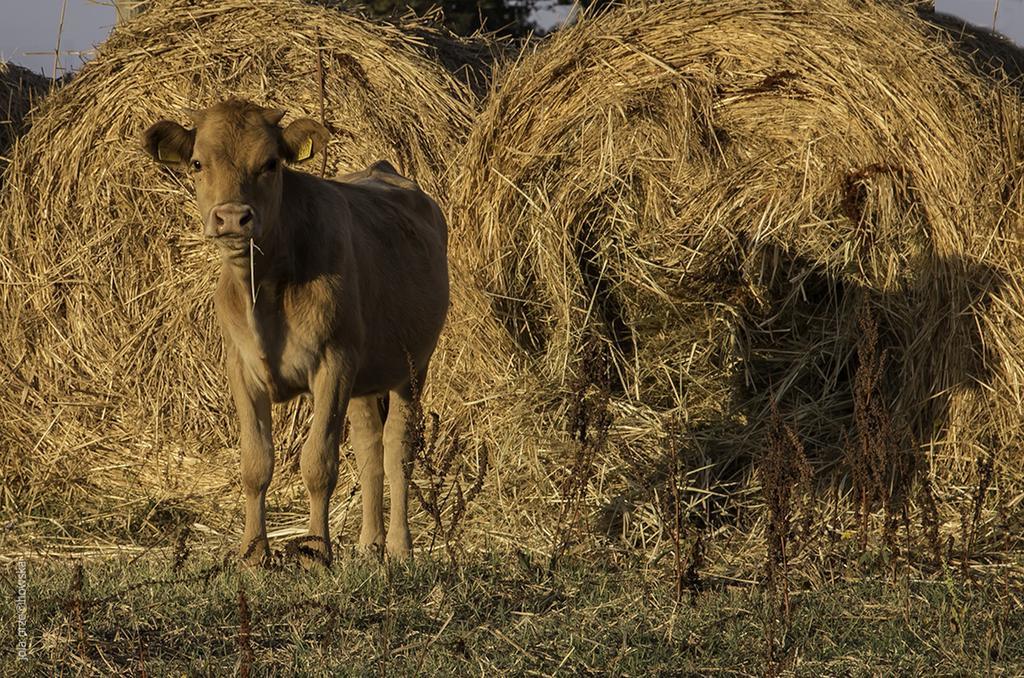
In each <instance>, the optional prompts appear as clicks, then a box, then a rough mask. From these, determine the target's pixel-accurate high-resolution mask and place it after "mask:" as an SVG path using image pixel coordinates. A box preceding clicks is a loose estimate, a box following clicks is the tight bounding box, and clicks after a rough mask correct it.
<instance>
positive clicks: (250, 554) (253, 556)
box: [238, 536, 270, 567]
mask: <svg viewBox="0 0 1024 678" xmlns="http://www.w3.org/2000/svg"><path fill="white" fill-rule="evenodd" d="M238 554H239V557H240V558H241V560H242V563H244V564H245V565H248V566H250V567H262V566H264V565H267V564H268V563H269V562H270V543H269V542H268V541H267V538H266V537H265V536H264V537H253V538H252V539H250V540H248V541H243V542H242V546H241V548H240V549H239V551H238Z"/></svg>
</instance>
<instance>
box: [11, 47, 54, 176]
mask: <svg viewBox="0 0 1024 678" xmlns="http://www.w3.org/2000/svg"><path fill="white" fill-rule="evenodd" d="M49 86H50V81H49V80H47V79H46V78H44V77H43V76H41V75H39V74H38V73H35V72H33V71H30V70H28V69H27V68H22V67H21V66H18V65H17V64H11V63H6V62H2V61H0V163H2V164H0V169H2V166H3V165H5V164H6V157H7V154H8V152H9V150H10V148H11V146H13V145H14V140H15V139H17V138H18V135H19V134H21V132H22V124H23V121H24V119H25V116H27V115H28V112H29V111H30V110H32V108H33V107H34V106H36V105H37V104H38V103H39V101H40V100H41V99H42V98H43V96H45V94H46V90H47V89H48V88H49Z"/></svg>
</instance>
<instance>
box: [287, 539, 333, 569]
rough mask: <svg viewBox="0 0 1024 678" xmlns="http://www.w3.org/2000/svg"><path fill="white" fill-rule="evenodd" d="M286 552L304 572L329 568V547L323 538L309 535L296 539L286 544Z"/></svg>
mask: <svg viewBox="0 0 1024 678" xmlns="http://www.w3.org/2000/svg"><path fill="white" fill-rule="evenodd" d="M288 552H289V554H290V555H293V556H295V557H296V559H297V560H298V561H299V566H300V567H301V568H302V569H304V570H306V571H310V570H315V569H318V568H321V567H324V568H326V567H330V566H331V545H330V544H329V543H328V542H327V541H326V540H325V539H323V537H318V536H316V535H312V534H310V535H306V536H305V537H301V538H299V539H296V540H294V541H292V542H291V543H289V544H288Z"/></svg>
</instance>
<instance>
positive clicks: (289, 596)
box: [0, 550, 1024, 676]
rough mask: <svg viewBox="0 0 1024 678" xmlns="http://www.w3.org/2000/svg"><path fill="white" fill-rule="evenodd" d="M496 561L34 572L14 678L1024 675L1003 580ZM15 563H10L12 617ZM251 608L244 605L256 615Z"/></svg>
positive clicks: (1022, 630)
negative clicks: (688, 572) (759, 583)
mask: <svg viewBox="0 0 1024 678" xmlns="http://www.w3.org/2000/svg"><path fill="white" fill-rule="evenodd" d="M547 565H548V564H547V562H540V561H538V560H537V559H536V558H532V557H530V556H528V555H526V554H525V553H522V552H510V551H505V550H483V551H479V552H476V553H472V554H467V555H465V556H463V558H462V559H461V561H460V562H459V563H458V564H457V565H454V566H453V565H452V564H451V562H450V561H449V560H448V559H447V558H438V557H431V556H421V557H419V558H417V559H416V560H415V561H414V562H413V563H411V564H410V565H382V564H380V563H378V562H376V561H375V560H372V559H370V558H367V557H365V556H356V555H354V554H353V553H351V552H343V553H342V554H340V558H338V561H337V562H336V563H335V565H334V566H333V567H332V568H331V569H330V570H324V569H322V568H321V569H318V570H316V571H313V572H306V571H303V570H301V569H299V568H298V566H297V565H294V564H289V563H283V564H281V565H280V566H279V567H278V568H276V569H272V570H248V569H239V567H238V566H237V564H236V563H235V562H234V561H233V560H232V559H230V558H226V557H222V556H221V555H218V554H213V553H207V554H203V555H198V554H195V555H191V556H189V555H188V554H187V553H185V552H179V553H178V554H177V555H175V554H173V553H167V552H150V553H146V554H144V555H141V556H136V557H116V558H107V559H94V560H89V561H85V562H75V561H71V560H67V561H52V560H51V561H45V562H35V561H30V562H28V563H27V564H26V567H25V578H26V583H27V590H26V595H25V602H26V606H27V618H26V622H27V628H26V630H27V636H28V652H29V659H28V660H27V661H19V660H18V659H17V657H16V652H15V651H14V648H16V647H17V640H16V638H15V637H14V634H15V632H16V625H14V624H13V623H5V624H4V625H3V628H2V632H0V633H2V641H0V645H2V647H3V661H2V669H0V670H2V673H3V675H5V676H15V675H25V676H29V675H75V674H77V675H112V674H125V675H136V676H146V675H152V676H156V675H232V674H238V675H279V674H296V675H328V674H330V675H492V676H494V675H579V674H584V675H632V676H644V675H708V674H718V673H722V674H729V675H773V674H782V675H983V674H988V675H1020V674H1021V672H1022V671H1024V608H1022V607H1021V606H1020V604H1019V599H1018V598H1015V597H1014V595H1013V593H1012V592H1011V591H1010V590H1009V589H1008V588H1007V587H1005V586H1004V585H1003V583H1001V582H1000V581H999V578H998V577H993V578H989V579H974V580H972V579H964V578H963V577H962V576H960V573H959V571H946V572H945V573H944V574H943V573H938V574H937V575H936V576H934V577H930V578H926V579H919V578H912V577H897V578H896V579H893V578H892V577H890V576H889V575H888V574H887V573H885V572H872V571H871V568H870V567H867V568H865V569H864V571H863V573H862V574H860V575H856V574H848V575H847V576H846V578H843V579H839V580H835V581H832V582H828V583H826V584H824V585H821V586H818V587H816V588H815V589H814V590H795V591H793V592H792V594H791V597H790V612H789V619H788V621H787V620H786V619H785V614H784V613H782V608H781V607H780V606H779V604H778V603H779V599H778V598H777V597H776V596H773V595H771V594H770V593H769V592H768V591H767V590H766V589H764V588H762V587H749V586H745V585H736V584H735V583H729V582H726V581H724V580H716V579H712V578H708V579H705V580H703V581H701V582H700V585H699V586H698V587H696V588H697V589H699V590H697V591H693V592H687V593H686V594H685V595H684V596H683V597H682V599H681V600H680V601H678V602H677V601H676V600H675V596H674V591H673V586H672V583H671V576H669V575H668V574H666V572H665V571H664V569H663V568H660V567H650V566H649V565H648V564H647V563H645V562H643V561H640V560H634V559H630V558H628V557H626V556H623V555H622V554H621V553H615V552H611V551H609V552H607V553H604V554H602V555H599V556H595V555H591V556H590V557H588V558H586V559H581V558H579V557H566V558H564V559H563V560H561V561H560V562H559V563H558V565H557V566H556V567H555V568H554V569H553V570H549V568H548V567H547ZM16 582H17V568H16V567H15V566H13V565H11V566H8V567H6V568H5V576H4V586H5V589H7V590H6V591H5V595H4V598H3V600H4V602H3V606H4V610H3V617H4V618H5V619H8V620H12V619H13V618H14V616H15V615H14V609H13V606H12V603H13V601H14V600H15V591H14V590H13V589H14V588H15V586H16ZM243 600H244V602H243Z"/></svg>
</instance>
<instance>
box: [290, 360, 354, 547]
mask: <svg viewBox="0 0 1024 678" xmlns="http://www.w3.org/2000/svg"><path fill="white" fill-rule="evenodd" d="M311 386H312V388H311V389H310V390H311V391H312V395H313V421H312V424H311V425H310V428H309V437H308V438H306V442H305V444H304V445H303V446H302V457H301V458H300V460H299V467H300V469H301V470H302V480H303V482H305V484H306V491H307V492H308V493H309V532H308V535H307V538H306V541H305V543H304V546H305V548H306V549H311V550H312V551H314V552H315V553H316V554H317V555H316V556H315V557H313V558H309V557H307V556H304V557H303V562H304V564H307V565H308V564H310V563H311V561H315V560H319V561H320V562H322V563H323V564H325V565H329V564H330V562H331V537H330V532H329V530H328V517H329V515H330V502H331V494H332V493H333V492H334V487H335V485H337V483H338V446H339V444H340V442H341V430H342V426H343V424H344V422H345V410H346V409H347V408H348V400H349V392H350V390H351V387H352V371H351V369H349V368H348V366H347V365H345V364H344V363H343V361H341V360H339V359H334V358H330V357H328V358H325V359H324V361H323V363H322V364H321V366H320V367H319V369H317V371H316V373H315V375H314V377H313V383H312V384H311ZM303 550H305V549H303ZM307 553H308V552H307Z"/></svg>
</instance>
